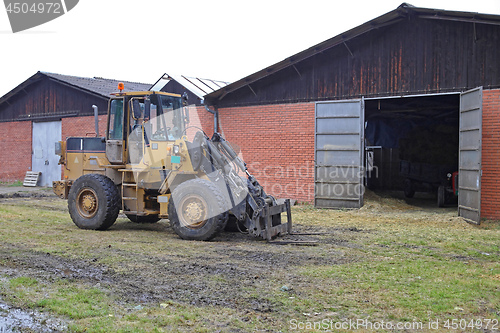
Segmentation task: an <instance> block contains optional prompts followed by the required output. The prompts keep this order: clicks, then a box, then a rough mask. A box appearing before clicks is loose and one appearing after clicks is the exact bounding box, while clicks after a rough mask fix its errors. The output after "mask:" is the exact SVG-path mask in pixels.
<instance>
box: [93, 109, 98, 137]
mask: <svg viewBox="0 0 500 333" xmlns="http://www.w3.org/2000/svg"><path fill="white" fill-rule="evenodd" d="M92 109H94V121H95V137H96V138H97V137H99V109H98V108H97V105H92Z"/></svg>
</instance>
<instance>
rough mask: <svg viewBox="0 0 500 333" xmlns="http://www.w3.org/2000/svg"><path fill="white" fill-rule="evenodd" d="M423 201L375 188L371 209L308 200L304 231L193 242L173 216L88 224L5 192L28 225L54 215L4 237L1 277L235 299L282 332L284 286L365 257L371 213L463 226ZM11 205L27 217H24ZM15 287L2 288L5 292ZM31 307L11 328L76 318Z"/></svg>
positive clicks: (149, 294)
mask: <svg viewBox="0 0 500 333" xmlns="http://www.w3.org/2000/svg"><path fill="white" fill-rule="evenodd" d="M416 200H417V201H415V202H414V204H415V205H414V206H408V205H407V204H406V203H405V202H404V201H402V200H400V199H384V198H380V197H378V196H375V195H372V197H368V201H367V203H366V205H365V208H363V209H362V210H360V211H357V213H352V212H342V211H337V212H332V211H328V212H327V213H322V212H320V213H317V212H316V210H314V209H313V208H310V207H309V208H307V207H306V208H300V209H299V210H298V211H294V216H295V217H297V218H296V221H295V225H294V232H296V233H298V235H291V236H285V237H283V238H280V239H279V240H278V242H276V243H272V242H271V243H268V242H265V241H262V240H257V239H254V238H252V237H250V236H249V235H247V234H243V233H238V232H236V233H235V232H232V233H224V234H222V235H221V236H219V237H217V238H216V239H215V240H213V241H211V242H190V241H183V240H180V239H179V238H178V237H177V235H175V233H174V231H173V230H172V228H171V227H170V225H169V223H168V221H165V220H163V221H161V222H159V223H155V224H142V225H141V224H134V223H130V222H129V221H128V220H127V219H126V217H125V216H124V215H120V217H119V219H118V220H117V222H116V223H115V225H113V226H112V228H111V229H110V230H109V231H105V232H95V231H84V230H80V229H77V228H76V227H75V226H74V225H73V224H72V223H71V220H70V219H69V216H67V208H66V203H65V202H64V201H63V200H60V199H58V198H56V197H54V196H52V195H51V194H50V192H43V193H39V192H36V193H35V194H27V193H23V194H21V195H18V194H8V195H3V198H1V199H0V207H2V206H3V207H18V208H19V209H20V210H24V211H25V212H26V211H32V212H33V218H32V219H30V222H29V223H28V225H30V224H33V223H37V225H38V224H40V223H42V222H37V221H38V220H37V219H40V221H45V222H43V223H47V224H46V226H45V227H43V228H42V227H41V229H38V230H33V232H34V233H36V232H40V230H45V232H46V234H45V235H38V236H34V235H33V234H31V233H30V232H29V231H26V230H24V231H23V229H22V228H21V227H20V229H19V231H16V230H12V233H13V234H12V235H11V237H3V239H2V242H1V247H0V282H1V281H4V282H5V281H8V280H11V279H13V278H16V277H30V278H33V279H35V280H36V281H38V283H39V284H41V285H48V286H49V285H51V284H53V283H56V282H57V281H63V280H65V281H69V282H70V283H73V284H76V285H78V286H80V287H83V288H98V289H99V290H102V291H103V292H104V293H106V294H107V295H109V297H111V298H113V302H115V303H116V304H117V306H119V307H122V308H124V309H132V308H137V307H138V306H140V307H158V305H159V304H164V303H165V302H170V301H172V302H175V303H176V304H185V305H189V306H194V307H196V308H209V307H213V308H221V309H222V308H227V309H231V310H232V311H233V312H234V313H235V314H236V316H238V318H237V320H238V321H241V322H245V321H251V320H255V318H258V319H259V320H260V321H261V322H262V323H263V324H262V327H273V329H270V331H280V330H281V329H280V327H283V325H284V324H283V323H280V322H279V321H280V316H281V315H282V314H283V315H285V316H288V315H290V313H289V312H290V308H288V305H287V302H288V300H283V301H280V297H278V296H276V295H278V294H280V293H281V294H285V296H286V297H285V298H287V299H293V298H295V297H297V298H300V297H304V298H305V297H309V296H310V293H311V292H310V290H309V288H311V284H312V283H314V280H312V278H311V276H308V275H304V274H302V273H299V272H300V271H301V269H302V268H303V267H307V266H318V267H328V266H332V265H346V264H349V263H355V262H358V261H362V260H364V258H363V251H364V250H363V248H364V247H365V243H364V242H363V241H362V240H363V239H364V240H366V239H367V237H368V238H369V237H373V235H377V234H380V233H382V231H380V230H377V228H376V227H374V224H370V225H366V226H365V225H363V223H362V221H363V219H366V218H367V216H370V219H371V220H372V221H374V220H376V219H377V218H380V219H381V221H383V220H384V219H386V216H385V215H384V214H387V212H389V213H392V214H395V218H396V219H400V218H401V215H403V216H409V215H407V214H412V213H414V214H416V215H417V218H419V219H423V220H425V219H429V220H430V221H432V223H436V220H438V219H442V222H443V223H450V222H451V223H456V224H457V225H460V226H461V227H462V226H464V225H463V224H462V223H463V222H462V221H460V220H459V218H458V217H455V216H454V212H455V209H456V208H454V207H448V208H445V209H444V210H436V208H434V207H433V204H431V200H429V198H425V197H423V198H422V199H421V200H419V199H418V198H417V199H416ZM399 206H401V207H399ZM309 210H310V213H308V211H309ZM9 212H10V211H9ZM10 214H12V216H13V218H15V219H17V218H20V219H21V220H20V221H19V223H23V222H22V218H23V216H21V217H19V216H17V215H16V214H14V213H12V212H11V213H10ZM318 214H319V215H318ZM352 214H357V215H355V216H354V215H352ZM419 214H420V215H421V216H420V215H419ZM14 215H15V216H14ZM36 216H40V217H36ZM47 216H54V219H55V220H57V221H55V222H53V223H50V221H49V222H47V219H48V218H47ZM328 220H331V223H328ZM318 221H319V222H318ZM335 221H339V223H335ZM351 221H352V223H351ZM340 222H341V223H340ZM438 222H439V221H438ZM468 227H469V226H468V225H465V228H468ZM15 228H17V225H16V227H15ZM3 236H5V234H4V235H3ZM360 240H361V241H360ZM279 241H292V242H293V241H300V242H306V243H305V244H283V243H280V242H279ZM51 242H54V243H51ZM49 243H50V244H49ZM11 296H12V295H9V294H8V293H7V295H5V294H4V295H2V292H0V299H1V298H5V297H11ZM14 297H15V296H14ZM3 302H6V301H5V300H4V301H3ZM9 303H10V304H9V305H6V304H5V303H3V305H2V301H1V300H0V332H4V331H2V328H1V326H2V321H1V318H2V313H3V317H4V318H8V317H9V315H8V313H9V312H10V313H14V312H15V311H23V309H22V308H23V304H24V303H23V300H18V301H17V302H16V301H14V303H15V304H14V305H13V304H12V298H10V301H9ZM16 307H17V310H16ZM19 308H21V309H19ZM26 309H28V310H27V311H28V312H27V313H24V314H23V315H26V316H25V317H22V316H21V317H22V318H24V322H23V320H22V319H21V320H18V321H16V322H13V321H12V320H11V321H10V322H7V321H4V330H5V332H8V329H13V328H15V327H17V329H18V330H20V331H26V332H30V331H34V332H37V331H46V332H52V331H65V330H67V329H68V326H67V325H68V323H70V322H71V320H68V318H65V317H64V316H58V315H51V314H50V313H49V314H48V317H47V313H46V314H45V317H44V315H40V313H39V312H37V310H36V309H35V312H30V311H32V310H33V309H31V308H28V307H26ZM298 311H299V312H301V311H302V310H300V309H299V310H298ZM311 311H314V309H312V310H311ZM10 318H11V319H12V315H11V317H10ZM27 318H29V319H27ZM48 319H50V320H48ZM204 320H206V321H207V323H208V325H209V327H211V329H209V330H208V331H211V330H212V329H214V330H215V331H216V330H217V329H215V328H217V325H218V324H217V323H216V321H217V319H214V318H212V317H211V316H207V317H206V318H204ZM6 322H7V324H5V323H6ZM9 325H10V326H9ZM227 326H229V328H228V327H227ZM230 326H231V324H230V323H226V329H227V330H223V331H234V332H244V331H246V330H245V329H244V328H234V327H233V328H230ZM8 327H10V328H8ZM33 327H34V328H33ZM284 330H285V331H286V328H285V329H284Z"/></svg>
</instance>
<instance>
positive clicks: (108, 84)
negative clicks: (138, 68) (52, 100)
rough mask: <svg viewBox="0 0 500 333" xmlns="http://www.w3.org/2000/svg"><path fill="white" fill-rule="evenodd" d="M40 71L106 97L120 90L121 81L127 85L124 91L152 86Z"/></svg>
mask: <svg viewBox="0 0 500 333" xmlns="http://www.w3.org/2000/svg"><path fill="white" fill-rule="evenodd" d="M40 73H41V74H43V75H46V76H48V77H50V78H53V79H56V80H58V81H61V82H64V83H67V84H70V85H72V86H74V87H77V88H80V89H84V90H88V91H91V92H94V93H96V94H99V95H102V96H104V97H106V98H109V95H110V94H111V93H113V92H117V91H118V83H119V82H123V83H124V85H125V89H124V90H123V91H124V92H128V91H147V90H149V87H150V86H151V85H150V84H147V83H139V82H130V81H120V80H114V79H104V78H102V77H79V76H71V75H62V74H56V73H47V72H40Z"/></svg>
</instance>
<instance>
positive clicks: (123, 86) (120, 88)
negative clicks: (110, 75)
mask: <svg viewBox="0 0 500 333" xmlns="http://www.w3.org/2000/svg"><path fill="white" fill-rule="evenodd" d="M123 89H125V85H124V84H123V82H120V83H118V90H120V92H122V91H123Z"/></svg>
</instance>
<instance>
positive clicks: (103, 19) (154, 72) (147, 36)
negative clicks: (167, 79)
mask: <svg viewBox="0 0 500 333" xmlns="http://www.w3.org/2000/svg"><path fill="white" fill-rule="evenodd" d="M401 3H402V0H379V1H377V0H370V1H365V0H358V1H356V0H354V1H338V0H330V1H317V0H308V1H272V0H267V1H261V0H252V1H235V0H232V1H217V0H211V1H207V0H205V1H199V0H196V1H195V0H192V1H190V0H183V1H170V0H140V1H137V0H136V1H130V0H120V1H117V0H113V1H112V0H105V1H103V0H80V2H79V3H78V5H77V6H76V7H75V8H74V9H73V10H71V11H69V12H68V13H67V14H66V15H63V16H61V17H59V18H57V19H55V20H53V21H51V22H48V23H45V24H43V25H41V26H38V27H35V28H32V29H30V30H27V31H24V32H19V33H16V34H13V33H12V31H11V28H10V24H9V20H8V17H7V13H6V11H5V10H4V9H3V8H0V38H1V40H2V43H1V45H2V47H1V48H0V59H1V61H0V96H3V95H4V94H6V93H7V92H9V91H10V90H11V89H13V88H15V87H16V86H17V85H19V84H20V83H22V82H23V81H24V80H26V79H27V78H29V77H30V76H32V75H33V74H35V73H36V72H37V71H46V72H53V73H59V74H66V75H75V76H86V77H94V76H98V77H104V78H111V79H118V80H127V81H136V82H143V83H154V82H155V81H156V80H157V79H158V78H159V77H160V76H161V75H162V74H163V73H169V74H183V75H187V76H197V77H201V78H209V79H216V80H223V81H229V82H232V81H235V80H238V79H240V78H242V77H244V76H247V75H249V74H252V73H254V72H256V71H258V70H260V69H263V68H264V67H267V66H269V65H272V64H274V63H276V62H278V61H281V60H283V59H284V58H286V57H289V56H291V55H293V54H295V53H298V52H300V51H302V50H304V49H306V48H308V47H310V46H313V45H315V44H317V43H319V42H322V41H324V40H326V39H329V38H331V37H334V36H336V35H338V34H340V33H342V32H344V31H347V30H349V29H351V28H353V27H356V26H358V25H360V24H362V23H364V22H366V21H369V20H371V19H373V18H375V17H377V16H380V15H383V14H385V13H387V12H389V11H391V10H394V9H395V8H397V7H398V6H399V5H400V4H401ZM410 3H411V4H412V5H414V6H417V7H426V8H439V9H447V10H458V11H470V12H480V13H488V14H498V15H500V0H475V1H470V0H467V1H465V0H458V1H450V0H410Z"/></svg>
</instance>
